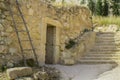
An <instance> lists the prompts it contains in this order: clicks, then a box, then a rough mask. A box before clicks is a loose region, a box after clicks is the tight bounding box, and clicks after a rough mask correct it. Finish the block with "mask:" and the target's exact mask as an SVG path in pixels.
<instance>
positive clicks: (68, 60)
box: [64, 59, 75, 65]
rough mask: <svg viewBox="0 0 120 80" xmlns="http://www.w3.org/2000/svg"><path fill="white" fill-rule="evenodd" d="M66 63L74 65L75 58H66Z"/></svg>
mask: <svg viewBox="0 0 120 80" xmlns="http://www.w3.org/2000/svg"><path fill="white" fill-rule="evenodd" d="M64 64H65V65H74V64H75V60H73V59H64Z"/></svg>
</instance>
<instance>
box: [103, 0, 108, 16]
mask: <svg viewBox="0 0 120 80" xmlns="http://www.w3.org/2000/svg"><path fill="white" fill-rule="evenodd" d="M108 14H109V4H108V2H107V0H104V1H103V6H102V16H108Z"/></svg>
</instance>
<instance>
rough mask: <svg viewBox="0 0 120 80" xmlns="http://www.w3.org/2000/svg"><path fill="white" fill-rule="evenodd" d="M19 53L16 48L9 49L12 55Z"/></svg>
mask: <svg viewBox="0 0 120 80" xmlns="http://www.w3.org/2000/svg"><path fill="white" fill-rule="evenodd" d="M16 52H17V49H16V48H9V53H11V55H13V54H15V53H16Z"/></svg>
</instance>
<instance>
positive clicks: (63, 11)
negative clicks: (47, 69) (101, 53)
mask: <svg viewBox="0 0 120 80" xmlns="http://www.w3.org/2000/svg"><path fill="white" fill-rule="evenodd" d="M18 2H19V7H20V9H21V11H22V14H23V16H24V18H25V21H26V24H27V26H28V29H29V33H30V36H31V39H32V43H33V45H34V47H35V51H36V53H37V54H36V55H37V59H38V62H39V64H45V63H50V64H57V63H62V64H74V63H75V62H76V61H77V59H79V58H80V57H81V55H82V54H84V53H85V52H86V51H87V50H88V49H89V47H90V46H92V45H93V44H94V38H95V34H94V33H93V32H88V33H86V34H83V32H84V31H85V30H87V29H91V28H92V20H91V14H90V11H89V10H88V8H86V7H81V6H71V7H56V6H53V5H51V4H49V3H46V2H44V1H43V0H35V1H34V0H18ZM9 7H11V9H12V11H13V12H14V14H13V16H14V18H15V21H16V23H17V21H18V23H17V25H18V30H24V25H23V24H22V23H19V22H20V18H19V15H16V14H19V12H18V11H17V8H16V1H15V0H10V4H8V2H7V0H0V39H1V41H0V43H1V45H0V57H1V58H0V59H1V60H0V62H1V63H4V62H5V61H10V62H17V61H19V60H21V59H22V56H21V54H22V53H21V50H20V47H19V43H18V40H17V35H16V33H15V29H14V24H13V20H12V18H11V15H10V11H9ZM82 34H83V35H82ZM19 35H20V37H21V39H22V40H26V39H27V34H26V33H19ZM2 41H3V42H2ZM71 43H73V45H72V44H71ZM71 45H72V46H71ZM22 46H23V48H25V49H30V48H31V45H30V43H29V41H28V42H24V41H23V42H22ZM24 56H25V58H26V59H29V58H33V59H34V58H35V57H34V55H33V52H32V51H26V52H25V53H24Z"/></svg>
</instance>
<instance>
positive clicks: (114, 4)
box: [112, 0, 120, 16]
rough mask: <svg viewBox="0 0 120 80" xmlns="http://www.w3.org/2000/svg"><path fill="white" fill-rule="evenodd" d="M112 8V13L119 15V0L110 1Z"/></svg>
mask: <svg viewBox="0 0 120 80" xmlns="http://www.w3.org/2000/svg"><path fill="white" fill-rule="evenodd" d="M112 9H113V12H112V13H113V15H115V16H118V15H120V11H119V0H113V1H112Z"/></svg>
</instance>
